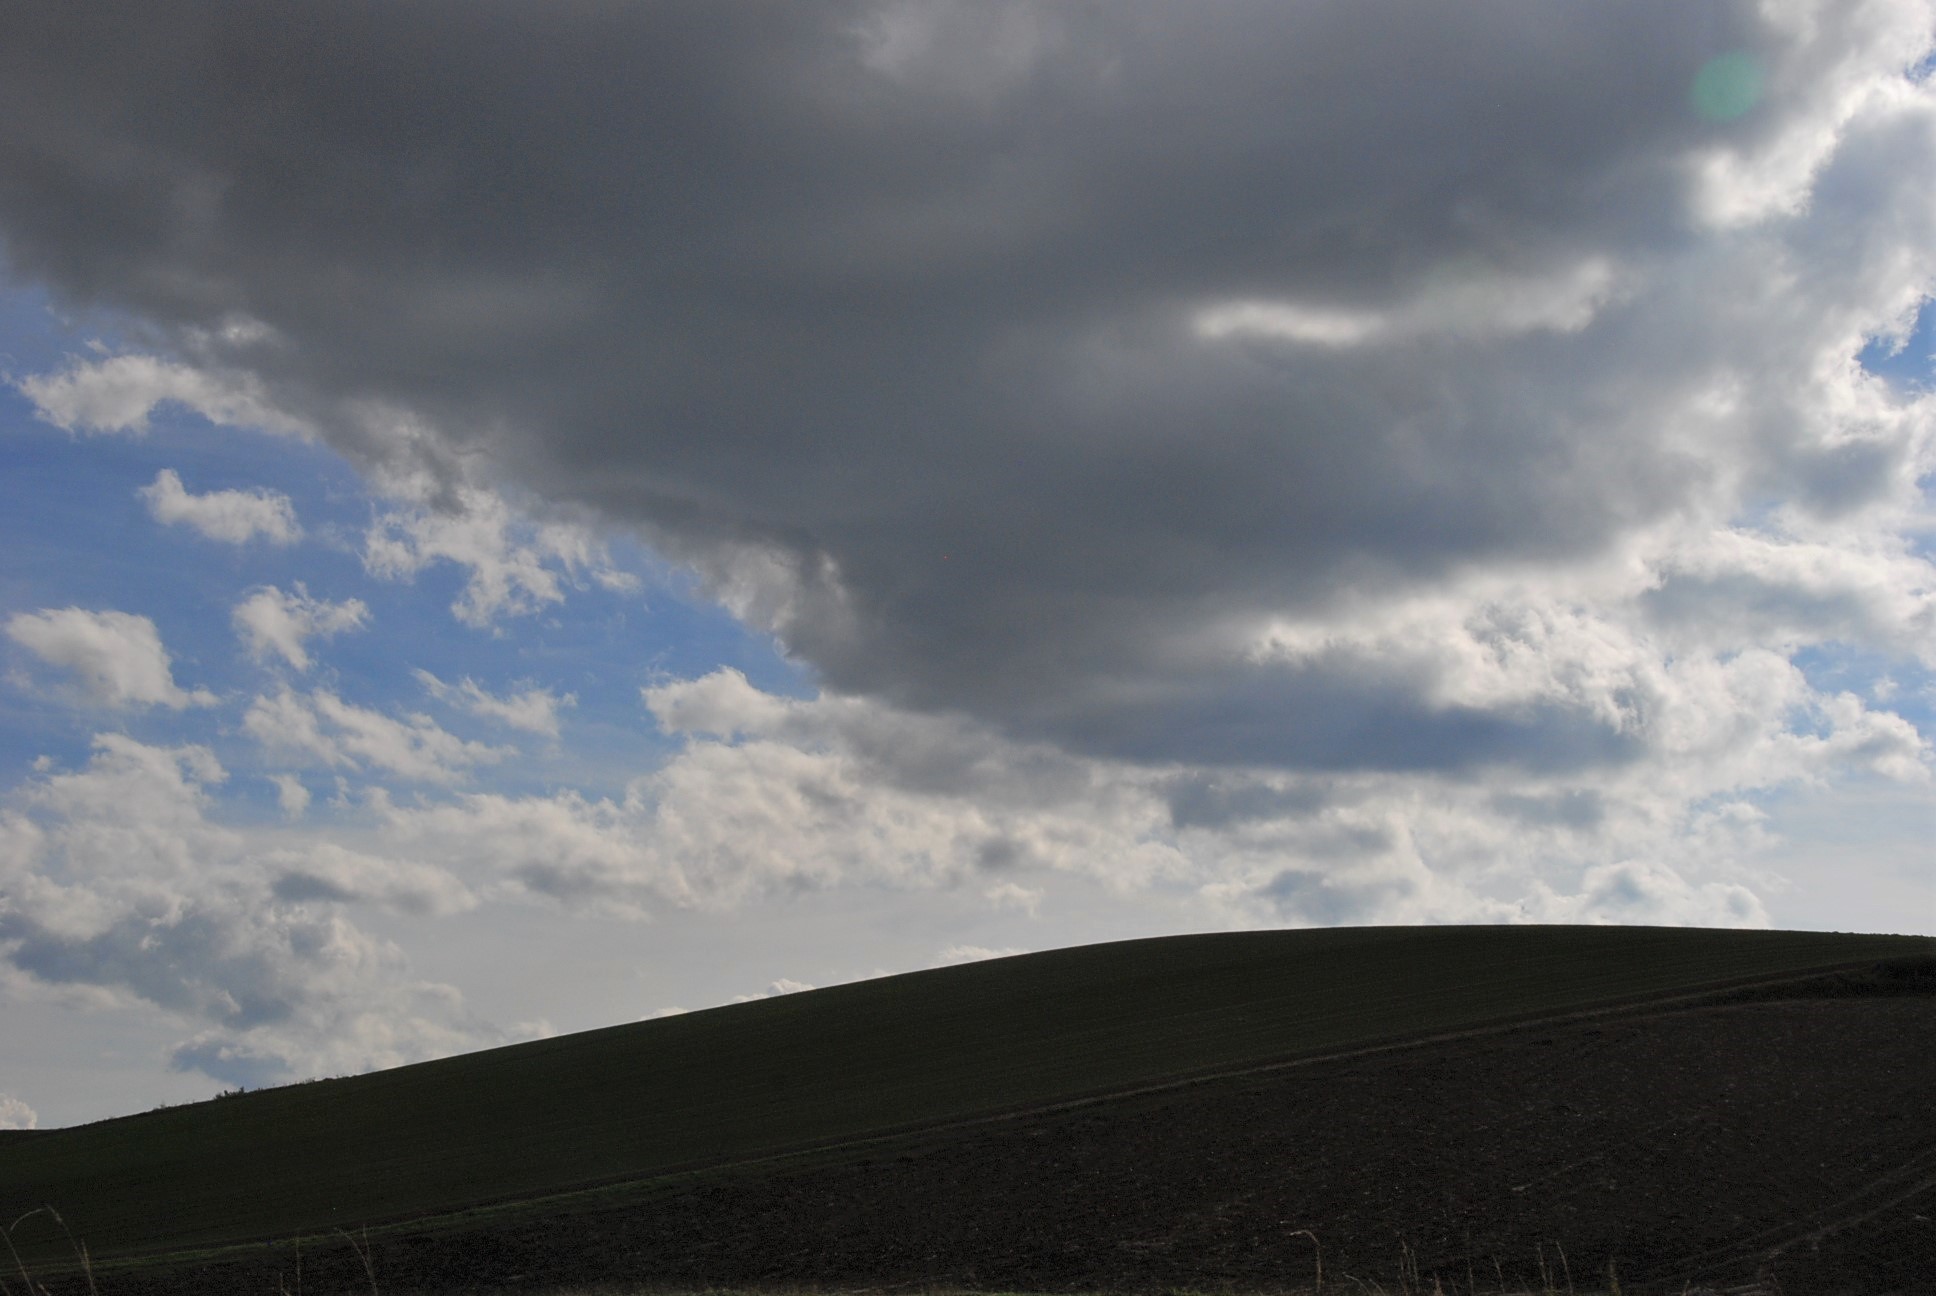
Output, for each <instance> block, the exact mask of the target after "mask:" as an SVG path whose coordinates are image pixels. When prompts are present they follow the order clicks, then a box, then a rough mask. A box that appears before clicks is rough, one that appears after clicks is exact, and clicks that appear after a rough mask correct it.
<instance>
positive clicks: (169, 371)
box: [19, 339, 310, 538]
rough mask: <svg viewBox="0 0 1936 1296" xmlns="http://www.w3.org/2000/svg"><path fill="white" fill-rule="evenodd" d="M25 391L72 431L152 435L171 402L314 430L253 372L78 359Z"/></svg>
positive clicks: (225, 417) (129, 358) (142, 360)
mask: <svg viewBox="0 0 1936 1296" xmlns="http://www.w3.org/2000/svg"><path fill="white" fill-rule="evenodd" d="M245 340H248V339H245ZM19 387H20V390H21V391H22V392H23V393H24V394H25V395H26V396H27V398H28V399H29V400H31V401H33V403H34V406H35V408H36V409H37V411H38V412H39V414H40V417H41V418H43V419H45V420H47V421H48V422H49V423H52V424H53V425H54V426H56V427H59V428H64V429H66V430H67V431H70V432H75V431H79V432H135V433H141V432H146V431H147V430H148V417H149V415H150V414H152V413H153V412H154V409H155V407H156V406H157V405H161V404H163V403H173V404H177V405H181V406H184V407H185V408H187V409H190V410H193V411H194V412H195V413H197V414H200V415H201V416H202V417H203V418H206V419H208V420H209V421H210V422H213V423H222V424H228V425H231V426H237V427H249V428H257V429H260V430H262V431H266V432H280V433H285V434H288V435H296V436H300V435H307V434H308V433H309V431H310V428H309V426H308V425H307V424H306V423H304V422H303V421H302V420H300V419H298V418H295V417H293V416H292V415H289V414H287V413H285V412H283V411H282V410H280V409H278V408H276V406H275V405H274V403H273V402H271V401H270V399H269V398H268V396H267V394H266V391H265V388H264V386H263V384H262V381H261V380H260V379H259V378H257V377H255V376H254V375H252V374H249V373H247V372H245V371H236V370H227V371H223V370H209V369H201V368H197V367H194V366H192V365H187V364H181V363H176V362H170V361H164V360H160V359H157V358H156V357H154V356H147V355H119V356H111V357H109V358H108V359H105V360H83V361H76V362H74V363H73V364H71V365H69V366H68V368H67V369H65V370H63V371H62V372H60V373H52V374H41V375H38V376H35V377H31V378H25V379H22V380H21V381H20V383H19ZM170 475H172V474H170ZM177 487H179V483H177ZM225 538H226V537H225Z"/></svg>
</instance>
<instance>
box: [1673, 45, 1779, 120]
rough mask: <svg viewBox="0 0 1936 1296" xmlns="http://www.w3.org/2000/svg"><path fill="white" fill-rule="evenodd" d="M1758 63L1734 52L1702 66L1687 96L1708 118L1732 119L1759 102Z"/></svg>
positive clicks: (1752, 57) (1703, 115)
mask: <svg viewBox="0 0 1936 1296" xmlns="http://www.w3.org/2000/svg"><path fill="white" fill-rule="evenodd" d="M1761 83H1762V73H1761V63H1760V62H1759V61H1758V60H1757V59H1756V58H1755V56H1754V55H1752V54H1748V53H1744V52H1741V51H1736V52H1735V53H1733V54H1723V55H1721V56H1720V57H1719V58H1711V59H1709V60H1708V61H1707V62H1706V63H1703V64H1702V65H1701V70H1700V71H1699V72H1698V73H1696V74H1695V76H1694V84H1693V86H1692V87H1691V88H1690V89H1689V90H1688V92H1687V99H1688V102H1689V103H1690V104H1692V105H1693V107H1694V111H1695V112H1696V113H1699V114H1700V115H1701V116H1702V117H1704V118H1706V119H1707V120H1708V121H1717V122H1724V121H1733V120H1734V119H1735V118H1737V117H1739V116H1741V115H1742V114H1743V113H1745V112H1747V111H1748V110H1749V109H1750V108H1752V107H1754V106H1755V105H1756V104H1757V103H1759V102H1761Z"/></svg>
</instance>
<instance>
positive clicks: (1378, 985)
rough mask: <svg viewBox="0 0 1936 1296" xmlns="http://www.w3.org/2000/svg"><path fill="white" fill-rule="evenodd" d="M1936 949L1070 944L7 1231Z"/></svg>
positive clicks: (670, 1038)
mask: <svg viewBox="0 0 1936 1296" xmlns="http://www.w3.org/2000/svg"><path fill="white" fill-rule="evenodd" d="M1932 951H1936V941H1931V940H1929V939H1926V938H1916V937H1882V936H1851V935H1840V934H1827V933H1800V932H1751V931H1705V930H1689V929H1674V928H1632V927H1574V928H1569V927H1484V928H1459V927H1438V928H1358V929H1327V930H1317V931H1294V932H1257V933H1239V934H1226V935H1213V936H1191V937H1174V938H1166V939H1159V940H1145V941H1130V942H1122V943H1116V944H1109V945H1098V946H1090V947H1085V948H1079V949H1071V950H1059V951H1053V952H1049V953H1043V954H1034V955H1026V956H1021V957H1017V958H1010V959H1003V960H998V961H991V962H988V963H981V964H974V965H969V966H964V967H955V968H946V969H938V970H934V971H927V972H918V973H912V974H909V975H905V976H897V977H888V978H882V979H879V980H874V981H866V982H860V983H856V984H853V985H846V986H838V987H833V988H830V989H826V990H818V991H813V992H809V993H804V994H798V995H791V996H787V997H784V998H779V999H773V1000H766V1001H761V1002H756V1003H750V1004H745V1005H738V1006H734V1007H730V1008H722V1009H715V1010H710V1011H706V1012H699V1013H692V1014H688V1015H685V1016H681V1017H673V1018H667V1019H663V1020H655V1021H649V1022H640V1023H635V1024H631V1025H626V1026H619V1027H613V1028H609V1029H605V1030H599V1031H591V1032H586V1033H582V1034H577V1035H571V1036H565V1037H560V1038H556V1039H551V1040H544V1041H538V1042H533V1043H528V1044H521V1045H516V1046H512V1047H508V1048H502V1049H495V1050H490V1051H488V1052H483V1053H477V1054H472V1055H468V1056H464V1057H458V1058H451V1059H446V1060H443V1061H439V1062H432V1063H425V1064H421V1065H418V1066H411V1067H403V1068H399V1069H396V1070H392V1071H387V1072H380V1073H376V1074H372V1075H366V1076H360V1077H354V1078H349V1079H341V1080H332V1081H325V1082H318V1083H313V1084H305V1085H296V1086H290V1087H287V1088H282V1089H275V1090H265V1091H261V1092H257V1093H251V1094H247V1095H242V1096H238V1097H232V1098H226V1099H218V1100H215V1101H211V1102H206V1103H200V1104H196V1105H193V1106H187V1107H180V1108H172V1109H165V1110H161V1111H156V1112H150V1113H145V1114H142V1115H138V1116H131V1117H126V1118H122V1119H117V1120H112V1121H104V1122H100V1123H98V1124H94V1125H88V1126H83V1127H77V1128H74V1129H69V1130H58V1131H46V1132H40V1133H36V1134H33V1135H30V1136H26V1137H21V1138H14V1139H9V1140H7V1141H6V1142H4V1143H0V1210H4V1211H6V1212H7V1214H8V1217H9V1218H12V1217H13V1216H14V1215H17V1214H19V1213H20V1212H21V1211H23V1210H26V1209H28V1208H30V1207H32V1206H37V1205H39V1204H41V1203H43V1202H46V1203H52V1204H54V1205H55V1206H57V1207H58V1208H59V1209H60V1210H61V1212H62V1214H63V1215H64V1216H65V1217H66V1219H67V1220H68V1221H69V1222H70V1224H71V1225H72V1226H73V1227H74V1229H75V1230H76V1231H77V1232H78V1233H80V1234H81V1235H83V1236H84V1237H85V1238H86V1240H87V1241H88V1243H89V1245H90V1247H91V1249H92V1250H93V1253H94V1254H95V1255H96V1256H99V1257H104V1258H105V1257H113V1256H117V1255H121V1256H126V1255H130V1254H135V1253H152V1252H158V1251H174V1250H180V1249H185V1248H192V1247H206V1246H209V1245H211V1244H216V1243H222V1242H233V1241H240V1240H246V1239H278V1240H280V1239H287V1238H290V1237H293V1236H295V1235H297V1234H299V1233H310V1234H319V1233H328V1232H329V1231H330V1230H332V1229H335V1228H339V1227H340V1228H354V1227H357V1226H360V1225H363V1224H369V1223H380V1222H382V1221H385V1220H393V1219H399V1218H404V1217H409V1216H413V1215H424V1214H430V1213H435V1212H440V1211H449V1210H452V1209H454V1208H457V1207H461V1206H464V1205H467V1204H472V1203H477V1202H484V1201H499V1202H502V1201H511V1200H518V1199H525V1198H531V1197H536V1196H539V1195H542V1194H546V1193H553V1192H557V1191H559V1190H562V1189H565V1188H569V1187H571V1186H574V1185H589V1184H595V1183H609V1182H616V1181H626V1180H645V1179H650V1178H652V1177H654V1176H660V1175H664V1174H666V1173H667V1172H669V1171H673V1170H677V1169H681V1168H701V1167H706V1166H715V1165H719V1164H723V1163H728V1162H734V1161H741V1160H745V1159H747V1158H754V1157H760V1156H764V1155H768V1154H772V1153H775V1152H779V1151H783V1150H787V1149H797V1148H802V1147H807V1146H812V1145H816V1144H823V1145H824V1144H833V1143H839V1142H841V1141H843V1140H852V1139H855V1138H857V1137H860V1136H863V1135H867V1134H869V1133H878V1132H881V1131H886V1130H892V1129H897V1128H900V1129H905V1128H911V1127H923V1126H932V1125H935V1124H937V1123H944V1122H950V1121H958V1120H961V1119H963V1118H966V1117H971V1116H975V1115H977V1114H987V1113H993V1112H1001V1111H1010V1110H1015V1109H1019V1108H1031V1107H1039V1106H1042V1105H1045V1104H1052V1103H1056V1102H1060V1101H1065V1100H1068V1099H1071V1098H1075V1097H1079V1096H1082V1095H1094V1094H1103V1093H1112V1092H1120V1091H1125V1090H1132V1089H1136V1088H1138V1087H1140V1086H1147V1085H1150V1084H1152V1083H1154V1082H1158V1081H1162V1080H1165V1079H1171V1078H1176V1077H1180V1076H1186V1075H1201V1074H1212V1073H1225V1072H1231V1071H1236V1070H1242V1069H1245V1068H1251V1067H1256V1066H1258V1065H1261V1064H1264V1063H1268V1062H1271V1061H1275V1060H1282V1059H1288V1058H1294V1057H1299V1056H1315V1055H1320V1054H1334V1053H1338V1052H1341V1051H1346V1050H1351V1049H1356V1048H1362V1047H1365V1046H1369V1045H1374V1044H1378V1043H1381V1042H1390V1041H1398V1040H1406V1039H1416V1038H1419V1037H1423V1036H1431V1035H1435V1034H1443V1033H1448V1032H1457V1031H1462V1030H1466V1029H1470V1028H1473V1027H1477V1026H1481V1025H1484V1024H1488V1023H1502V1022H1506V1021H1511V1020H1515V1019H1517V1020H1525V1019H1532V1018H1544V1017H1551V1016H1554V1015H1559V1014H1566V1013H1571V1012H1576V1011H1579V1010H1581V1009H1586V1008H1590V1007H1594V1006H1604V1005H1612V1004H1619V1003H1633V1002H1638V1001H1644V1000H1647V999H1649V998H1652V997H1661V996H1672V995H1682V994H1687V993H1689V992H1691V991H1695V990H1698V989H1701V988H1703V987H1714V986H1717V985H1723V984H1729V983H1742V982H1752V981H1755V980H1758V979H1763V980H1765V979H1768V978H1778V977H1781V976H1784V975H1790V974H1794V973H1797V972H1800V971H1804V970H1807V969H1817V968H1824V967H1830V966H1838V965H1844V964H1853V963H1859V962H1872V961H1874V960H1877V959H1883V958H1888V957H1891V956H1903V955H1917V954H1923V955H1926V954H1929V953H1931V952H1932ZM23 1241H24V1242H25V1243H26V1244H27V1246H28V1248H29V1250H30V1252H34V1253H37V1254H39V1255H40V1256H41V1257H42V1258H43V1259H47V1258H51V1257H52V1256H53V1255H54V1254H55V1253H56V1252H57V1251H58V1250H59V1249H60V1248H58V1247H54V1244H53V1240H52V1239H50V1238H38V1239H37V1238H35V1237H33V1236H26V1237H24V1238H23ZM63 1245H64V1244H63ZM50 1248H52V1249H51V1250H50Z"/></svg>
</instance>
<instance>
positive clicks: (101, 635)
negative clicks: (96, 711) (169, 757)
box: [7, 607, 216, 710]
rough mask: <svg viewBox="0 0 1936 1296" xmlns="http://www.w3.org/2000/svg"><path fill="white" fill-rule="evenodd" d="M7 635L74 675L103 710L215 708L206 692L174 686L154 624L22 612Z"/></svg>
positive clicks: (128, 617)
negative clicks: (108, 708)
mask: <svg viewBox="0 0 1936 1296" xmlns="http://www.w3.org/2000/svg"><path fill="white" fill-rule="evenodd" d="M7 634H8V636H9V637H10V638H12V639H13V640H14V642H15V643H18V644H20V645H21V646H22V647H24V648H26V649H27V650H28V651H29V652H31V653H33V654H34V655H35V656H36V657H39V658H40V659H41V660H42V661H44V662H47V663H49V664H50V665H54V666H59V667H63V668H64V669H66V670H68V671H71V672H72V673H73V674H74V675H75V676H76V677H77V678H78V680H79V681H80V685H81V688H82V690H83V691H84V693H85V694H86V697H87V699H88V700H89V701H91V702H93V703H95V704H96V705H99V706H107V707H132V706H165V707H171V708H174V709H175V710H180V709H181V708H183V707H190V706H212V705H214V703H215V700H216V699H215V695H214V694H213V693H210V692H208V691H207V690H206V689H193V690H184V689H182V688H180V687H178V686H177V685H176V684H175V677H174V673H173V670H172V668H171V664H170V661H169V657H168V650H167V649H166V648H164V647H162V643H161V635H160V633H159V632H158V631H157V630H156V629H155V623H154V622H153V621H150V620H149V619H148V618H147V617H145V616H136V615H135V614H133V613H130V612H89V611H86V610H84V609H82V608H73V607H70V608H56V609H43V610H42V611H39V612H20V613H16V614H15V615H14V616H12V617H10V618H8V620H7Z"/></svg>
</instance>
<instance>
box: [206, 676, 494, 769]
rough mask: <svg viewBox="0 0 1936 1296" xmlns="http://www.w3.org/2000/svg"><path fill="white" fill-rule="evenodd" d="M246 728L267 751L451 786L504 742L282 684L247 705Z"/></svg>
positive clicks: (486, 761) (490, 759)
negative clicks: (462, 735)
mask: <svg viewBox="0 0 1936 1296" xmlns="http://www.w3.org/2000/svg"><path fill="white" fill-rule="evenodd" d="M242 727H243V729H244V730H245V731H246V732H247V733H248V734H249V735H250V736H251V737H252V738H254V739H255V740H256V741H257V742H259V743H261V744H262V745H263V746H264V747H265V748H267V749H269V751H271V752H272V753H276V754H280V755H287V756H299V757H309V758H311V759H313V760H316V761H318V762H320V763H321V764H323V765H325V766H333V767H343V768H348V769H365V768H373V769H378V770H387V771H389V772H390V773H392V774H396V775H398V776H400V777H402V778H406V779H411V780H415V781H418V782H424V783H456V782H459V781H461V780H462V779H463V778H465V777H466V775H467V773H468V771H469V770H470V769H471V767H473V766H476V765H480V764H489V763H491V762H494V761H499V760H503V759H504V758H505V757H506V756H509V755H511V754H512V751H513V749H511V748H508V747H493V746H491V745H489V744H487V743H481V742H471V741H467V740H465V739H462V738H459V737H457V736H456V735H455V734H452V733H450V732H449V731H448V730H446V729H444V728H443V727H442V726H440V725H438V724H437V722H436V721H434V720H432V719H431V718H430V717H429V716H426V715H409V716H406V717H404V718H403V719H401V720H399V719H395V718H393V717H391V716H387V715H384V714H383V713H382V712H380V711H373V710H370V709H369V708H367V707H359V706H356V705H355V704H353V703H349V702H345V701H343V699H342V698H340V697H338V696H337V695H336V694H334V693H331V692H329V691H328V690H327V689H317V690H316V691H314V692H312V693H307V694H303V693H297V692H295V691H294V690H292V689H289V688H283V689H282V690H280V691H279V692H277V693H275V694H274V695H273V696H272V695H268V694H265V695H263V696H261V697H258V698H256V699H255V701H254V702H252V703H251V704H250V705H249V710H248V712H247V714H246V715H244V716H243V718H242Z"/></svg>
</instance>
